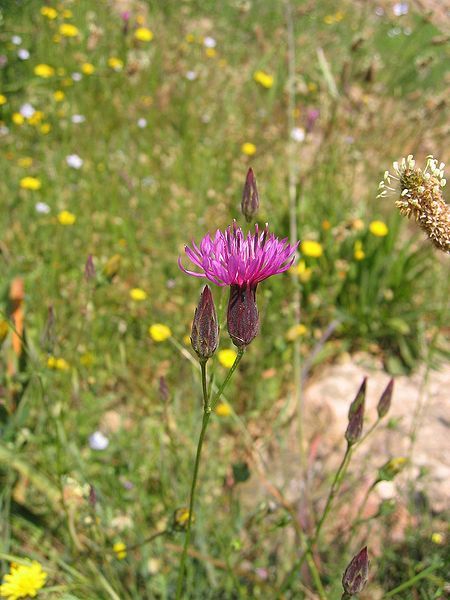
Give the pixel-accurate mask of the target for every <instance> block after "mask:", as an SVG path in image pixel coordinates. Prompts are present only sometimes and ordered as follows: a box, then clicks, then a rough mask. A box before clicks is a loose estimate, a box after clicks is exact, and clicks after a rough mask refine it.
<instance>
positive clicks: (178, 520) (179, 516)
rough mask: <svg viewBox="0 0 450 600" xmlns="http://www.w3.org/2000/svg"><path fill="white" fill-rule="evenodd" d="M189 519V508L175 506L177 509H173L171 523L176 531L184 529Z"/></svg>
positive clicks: (193, 518) (193, 519)
mask: <svg viewBox="0 0 450 600" xmlns="http://www.w3.org/2000/svg"><path fill="white" fill-rule="evenodd" d="M191 520H192V522H194V521H195V515H194V514H192V519H191ZM188 521H189V509H188V508H185V507H182V508H177V510H176V511H175V513H174V515H173V525H174V529H176V530H177V531H180V530H183V529H186V527H187V524H188Z"/></svg>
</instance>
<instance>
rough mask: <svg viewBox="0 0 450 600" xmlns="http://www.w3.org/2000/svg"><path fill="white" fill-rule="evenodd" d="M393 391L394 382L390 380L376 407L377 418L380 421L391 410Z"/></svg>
mask: <svg viewBox="0 0 450 600" xmlns="http://www.w3.org/2000/svg"><path fill="white" fill-rule="evenodd" d="M393 391H394V380H393V379H391V380H390V381H389V383H388V384H387V386H386V389H385V390H384V392H383V393H382V394H381V397H380V399H379V401H378V405H377V413H378V418H379V419H382V418H383V417H384V416H386V415H387V413H388V412H389V409H390V408H391V400H392V392H393Z"/></svg>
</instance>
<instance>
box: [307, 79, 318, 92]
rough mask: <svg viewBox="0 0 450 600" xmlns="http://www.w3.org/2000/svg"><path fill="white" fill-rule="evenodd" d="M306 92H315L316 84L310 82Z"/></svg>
mask: <svg viewBox="0 0 450 600" xmlns="http://www.w3.org/2000/svg"><path fill="white" fill-rule="evenodd" d="M308 91H310V92H317V83H314V81H310V82H309V83H308Z"/></svg>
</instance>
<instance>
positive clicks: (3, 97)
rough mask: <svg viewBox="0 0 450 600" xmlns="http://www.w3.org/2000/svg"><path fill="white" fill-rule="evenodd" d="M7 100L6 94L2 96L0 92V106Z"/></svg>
mask: <svg viewBox="0 0 450 600" xmlns="http://www.w3.org/2000/svg"><path fill="white" fill-rule="evenodd" d="M7 102H8V99H7V97H6V96H4V95H3V94H0V106H2V105H3V104H6V103H7Z"/></svg>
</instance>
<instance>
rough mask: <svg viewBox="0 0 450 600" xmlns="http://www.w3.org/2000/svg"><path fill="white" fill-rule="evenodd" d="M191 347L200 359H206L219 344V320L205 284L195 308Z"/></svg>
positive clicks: (209, 290)
mask: <svg viewBox="0 0 450 600" xmlns="http://www.w3.org/2000/svg"><path fill="white" fill-rule="evenodd" d="M191 344H192V348H193V349H194V350H195V352H196V353H197V355H198V357H199V358H200V360H203V361H207V360H208V358H210V357H211V356H212V355H213V354H214V352H215V351H216V349H217V346H218V344H219V322H218V320H217V313H216V307H215V306H214V300H213V297H212V293H211V289H210V288H209V286H207V285H205V287H204V288H203V291H202V293H201V296H200V301H199V303H198V306H197V308H196V309H195V314H194V321H193V323H192V331H191Z"/></svg>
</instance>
